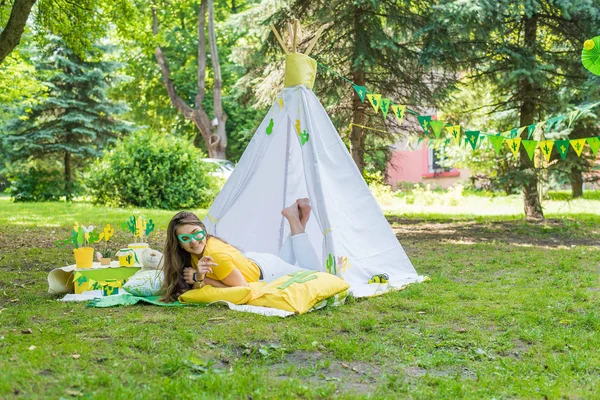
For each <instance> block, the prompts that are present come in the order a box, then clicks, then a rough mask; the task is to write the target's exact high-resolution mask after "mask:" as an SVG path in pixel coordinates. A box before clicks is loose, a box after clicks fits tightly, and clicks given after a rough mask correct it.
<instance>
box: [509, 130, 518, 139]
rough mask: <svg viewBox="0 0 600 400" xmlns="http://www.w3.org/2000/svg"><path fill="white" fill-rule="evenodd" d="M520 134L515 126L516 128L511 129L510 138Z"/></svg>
mask: <svg viewBox="0 0 600 400" xmlns="http://www.w3.org/2000/svg"><path fill="white" fill-rule="evenodd" d="M518 134H519V129H517V128H515V129H511V130H510V138H511V139H514V138H516V137H517V135H518Z"/></svg>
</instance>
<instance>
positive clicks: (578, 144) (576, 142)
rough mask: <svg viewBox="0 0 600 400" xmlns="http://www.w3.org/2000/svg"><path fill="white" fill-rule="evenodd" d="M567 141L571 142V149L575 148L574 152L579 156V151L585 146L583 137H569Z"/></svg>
mask: <svg viewBox="0 0 600 400" xmlns="http://www.w3.org/2000/svg"><path fill="white" fill-rule="evenodd" d="M569 142H570V143H571V147H573V150H575V153H577V157H581V152H582V151H583V147H584V146H585V139H571V140H569Z"/></svg>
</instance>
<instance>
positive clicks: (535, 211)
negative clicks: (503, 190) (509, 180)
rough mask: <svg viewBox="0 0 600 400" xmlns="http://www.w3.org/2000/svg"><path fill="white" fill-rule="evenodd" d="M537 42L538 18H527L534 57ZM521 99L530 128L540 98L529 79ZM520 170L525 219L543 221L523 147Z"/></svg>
mask: <svg viewBox="0 0 600 400" xmlns="http://www.w3.org/2000/svg"><path fill="white" fill-rule="evenodd" d="M536 40H537V17H536V16H535V15H534V16H532V17H529V18H528V17H525V45H524V47H525V48H526V49H528V50H529V52H530V53H531V54H532V55H533V54H534V53H535V51H536V50H535V46H536ZM520 95H521V96H520V97H521V99H522V101H523V104H522V105H521V115H520V126H528V125H531V124H532V123H533V119H534V117H535V108H536V101H537V96H538V91H537V88H536V87H535V86H534V85H533V84H532V83H531V82H530V81H529V80H528V79H527V78H525V79H523V81H522V84H521V93H520ZM521 139H527V129H525V130H524V131H523V133H522V134H521ZM519 169H520V170H521V171H522V173H523V178H524V179H523V202H524V211H525V218H527V219H534V220H542V219H544V213H543V211H542V204H541V202H540V196H539V193H538V176H537V171H536V169H535V165H534V164H533V163H532V162H531V161H530V160H529V156H528V155H527V151H526V150H525V148H524V147H523V146H521V150H520V161H519Z"/></svg>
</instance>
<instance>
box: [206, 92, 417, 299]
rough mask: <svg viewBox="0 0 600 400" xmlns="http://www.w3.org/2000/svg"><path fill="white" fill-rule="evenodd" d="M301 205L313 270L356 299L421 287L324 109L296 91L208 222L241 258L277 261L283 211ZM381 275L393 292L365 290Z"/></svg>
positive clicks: (278, 109)
mask: <svg viewBox="0 0 600 400" xmlns="http://www.w3.org/2000/svg"><path fill="white" fill-rule="evenodd" d="M305 133H307V134H308V136H306V135H305ZM306 138H308V140H306ZM303 197H308V198H310V200H311V205H312V210H313V214H312V216H311V218H310V220H309V222H308V226H307V229H306V230H307V233H308V234H309V236H310V239H311V243H312V245H313V247H314V248H315V250H316V251H317V254H319V255H320V257H321V265H320V266H318V267H317V266H316V267H315V269H320V270H322V271H329V272H331V273H334V274H337V275H338V276H341V277H343V278H344V279H345V280H346V281H347V282H348V283H350V285H351V291H352V292H353V294H354V296H356V297H363V296H372V295H376V294H380V293H383V292H385V291H388V290H394V289H399V288H401V287H404V286H405V285H407V284H409V283H412V282H420V281H422V280H423V277H421V276H419V275H418V274H417V272H416V271H415V269H414V268H413V266H412V264H411V262H410V260H409V259H408V257H407V256H406V253H405V252H404V249H403V248H402V246H401V245H400V243H398V240H397V239H396V236H395V235H394V233H393V232H392V230H391V228H390V226H389V224H388V222H387V220H386V219H385V217H384V216H383V213H382V212H381V209H380V208H379V205H378V204H377V202H376V201H375V198H374V197H373V195H372V194H371V192H370V191H369V188H368V186H367V184H366V183H365V181H364V179H363V178H362V176H361V174H360V172H359V170H358V168H357V167H356V164H355V163H354V161H353V160H352V157H351V156H350V154H349V153H348V150H347V149H346V146H345V145H344V143H343V142H342V140H341V139H340V137H339V135H338V133H337V131H336V129H335V128H334V126H333V124H332V123H331V120H330V119H329V116H328V115H327V113H326V111H325V109H324V108H323V106H322V105H321V103H320V102H319V100H318V99H317V98H316V96H315V95H314V93H313V92H312V91H311V90H310V89H307V88H306V87H305V86H302V85H298V86H294V87H290V88H285V89H283V90H282V92H281V93H280V94H279V96H278V98H277V99H276V101H275V102H274V104H273V106H272V107H271V109H270V110H269V112H268V114H267V116H266V118H265V119H264V120H263V122H262V123H261V124H260V126H259V127H258V129H257V131H256V133H255V134H254V137H253V138H252V140H251V141H250V144H249V145H248V147H247V148H246V150H245V152H244V154H243V155H242V158H241V159H240V161H239V163H238V164H237V166H236V168H235V170H234V171H233V174H232V175H231V177H230V178H229V180H228V181H227V183H226V184H225V186H224V187H223V189H222V190H221V192H220V193H219V195H218V196H217V198H216V199H215V201H214V203H213V204H212V206H211V208H210V210H209V214H208V216H207V217H206V219H205V221H204V222H205V224H206V226H207V229H208V231H209V232H210V233H212V234H214V235H216V236H219V237H222V238H223V239H225V240H226V241H228V242H229V243H231V244H233V245H235V246H237V247H239V248H240V249H243V250H244V251H253V252H267V253H272V254H278V252H279V248H280V247H281V245H282V244H283V241H284V240H285V238H286V236H287V235H288V234H289V227H288V226H287V223H286V222H285V218H284V217H283V216H282V215H281V210H282V209H283V208H284V207H287V206H289V205H290V204H292V203H293V202H294V201H295V200H296V199H298V198H303ZM383 273H385V274H388V276H389V278H390V281H389V283H388V284H368V283H367V282H368V280H369V279H370V278H371V277H372V276H373V275H376V274H383Z"/></svg>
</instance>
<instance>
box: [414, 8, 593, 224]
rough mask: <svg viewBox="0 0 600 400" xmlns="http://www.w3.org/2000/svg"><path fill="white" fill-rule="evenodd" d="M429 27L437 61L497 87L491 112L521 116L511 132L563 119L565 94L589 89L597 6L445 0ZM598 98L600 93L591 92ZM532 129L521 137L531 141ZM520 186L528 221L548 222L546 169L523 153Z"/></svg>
mask: <svg viewBox="0 0 600 400" xmlns="http://www.w3.org/2000/svg"><path fill="white" fill-rule="evenodd" d="M435 17H436V18H435V20H434V21H433V23H432V24H430V26H429V27H428V28H427V29H424V32H426V33H424V35H423V38H424V41H425V42H426V50H425V52H424V54H426V56H427V57H428V59H429V60H431V62H436V63H439V65H442V66H443V67H444V68H451V69H453V70H454V71H456V72H462V73H465V72H466V73H467V78H468V79H472V80H480V81H485V82H486V83H489V84H490V85H491V86H492V87H493V90H492V92H491V94H490V95H491V97H492V99H493V103H492V104H489V105H488V106H489V109H490V112H497V111H506V112H512V113H513V120H512V121H511V125H510V126H506V127H505V128H506V129H510V128H514V127H516V126H519V127H521V126H528V125H531V124H533V123H534V122H537V121H542V120H544V119H545V118H547V117H549V116H552V115H557V114H562V113H563V112H564V111H565V109H566V108H567V106H568V104H566V103H565V102H564V101H561V98H560V95H561V93H563V92H564V91H565V90H573V89H574V88H577V87H582V86H583V85H584V84H585V80H586V78H587V75H588V74H586V71H585V70H584V69H583V67H582V66H581V62H580V57H581V49H582V45H583V42H584V41H585V40H586V39H589V38H591V37H592V36H594V35H595V32H594V30H595V28H596V27H597V26H598V22H599V20H600V5H599V4H598V2H597V1H591V0H588V1H576V0H541V1H508V0H499V1H493V2H490V1H486V0H468V1H463V2H451V1H443V2H440V4H438V5H437V6H436V15H435ZM588 95H589V97H596V98H598V89H597V88H596V90H595V91H593V92H590V93H588ZM527 136H528V133H527V130H525V131H524V132H523V134H522V136H521V138H522V139H527V138H528V137H527ZM518 168H519V171H518V177H517V180H518V181H519V182H520V184H521V186H522V189H523V197H524V210H525V215H526V217H527V218H532V219H542V218H543V217H544V216H543V212H542V207H541V203H540V199H539V194H538V181H539V176H538V173H539V172H538V170H537V169H536V168H535V166H534V161H530V160H529V157H528V156H527V153H526V151H525V149H524V148H521V154H520V162H519V167H518Z"/></svg>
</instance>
